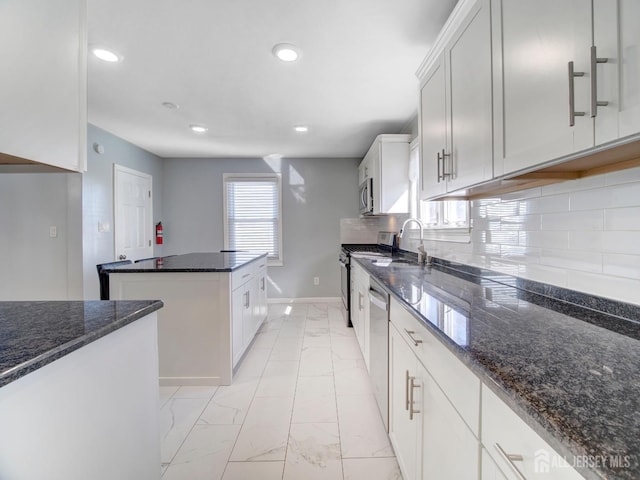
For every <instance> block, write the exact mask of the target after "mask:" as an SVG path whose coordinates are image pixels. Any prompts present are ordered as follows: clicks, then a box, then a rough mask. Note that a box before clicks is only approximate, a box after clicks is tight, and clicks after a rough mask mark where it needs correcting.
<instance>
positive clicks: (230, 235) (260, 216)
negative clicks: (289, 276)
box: [223, 173, 282, 265]
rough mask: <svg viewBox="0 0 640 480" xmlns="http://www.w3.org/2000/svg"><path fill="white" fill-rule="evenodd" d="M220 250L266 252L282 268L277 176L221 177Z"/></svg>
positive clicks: (279, 194)
mask: <svg viewBox="0 0 640 480" xmlns="http://www.w3.org/2000/svg"><path fill="white" fill-rule="evenodd" d="M223 183H224V248H225V249H226V250H251V251H256V252H267V253H268V257H267V259H268V262H269V265H282V201H281V198H282V195H281V193H280V191H281V189H280V175H279V174H263V175H261V174H246V175H245V174H231V173H225V174H224V176H223Z"/></svg>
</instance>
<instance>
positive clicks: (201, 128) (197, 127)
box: [189, 124, 209, 133]
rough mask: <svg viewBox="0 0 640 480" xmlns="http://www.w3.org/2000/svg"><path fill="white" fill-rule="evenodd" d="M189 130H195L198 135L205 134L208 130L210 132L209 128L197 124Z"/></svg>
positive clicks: (190, 126)
mask: <svg viewBox="0 0 640 480" xmlns="http://www.w3.org/2000/svg"><path fill="white" fill-rule="evenodd" d="M189 128H190V129H191V130H193V131H194V132H196V133H204V132H206V131H207V130H209V129H208V128H207V127H205V126H204V125H196V124H192V125H189Z"/></svg>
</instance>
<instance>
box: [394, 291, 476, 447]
mask: <svg viewBox="0 0 640 480" xmlns="http://www.w3.org/2000/svg"><path fill="white" fill-rule="evenodd" d="M390 308H391V314H390V316H391V317H390V318H391V322H392V323H393V324H394V325H395V326H396V328H397V329H398V330H399V331H400V332H401V334H402V335H403V336H404V338H405V339H406V340H407V341H408V342H409V344H410V345H411V347H412V349H413V350H414V352H415V354H416V356H417V357H418V359H419V360H420V362H421V363H422V364H423V365H424V366H425V368H426V369H427V370H428V371H429V373H430V374H431V376H432V377H433V378H434V380H435V381H436V383H437V384H438V385H439V386H440V388H441V389H442V391H443V392H444V394H445V395H446V396H447V398H448V399H449V401H450V402H451V403H452V404H453V406H454V407H455V409H456V410H457V411H458V413H459V414H460V416H461V417H462V419H463V420H464V421H465V423H466V424H467V425H468V426H469V428H470V429H471V431H472V432H473V433H474V435H476V437H479V436H480V433H479V426H480V379H479V378H478V377H476V375H475V374H474V373H473V372H471V370H469V368H468V367H467V366H466V365H465V364H464V363H462V362H461V361H460V360H458V359H457V358H456V356H455V355H454V354H453V353H451V352H450V351H449V350H448V349H447V347H445V346H444V345H443V344H442V342H441V341H440V340H439V339H438V338H436V337H435V336H434V335H433V334H432V333H431V332H429V330H427V327H426V326H425V325H424V324H423V323H422V322H421V321H420V320H418V319H416V318H415V317H414V316H413V314H411V313H410V312H409V311H408V310H406V309H405V308H404V307H403V306H402V305H401V304H400V303H399V302H398V301H397V300H395V299H394V298H392V299H391V307H390ZM409 332H412V333H409Z"/></svg>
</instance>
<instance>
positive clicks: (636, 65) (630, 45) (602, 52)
mask: <svg viewBox="0 0 640 480" xmlns="http://www.w3.org/2000/svg"><path fill="white" fill-rule="evenodd" d="M593 26H594V30H593V46H594V48H595V50H594V53H593V55H594V57H595V58H596V59H599V61H598V62H596V64H595V79H596V83H595V84H596V86H597V96H596V97H595V98H596V100H597V101H598V102H601V103H604V102H606V103H607V105H602V106H597V105H596V111H595V112H592V115H593V114H594V113H595V114H596V116H595V122H596V125H595V134H596V142H595V143H596V144H597V145H600V144H602V143H606V142H609V141H612V140H616V139H617V138H621V137H626V136H628V135H633V134H636V133H638V132H640V34H639V33H638V31H639V30H640V2H638V0H593ZM605 60H606V61H605Z"/></svg>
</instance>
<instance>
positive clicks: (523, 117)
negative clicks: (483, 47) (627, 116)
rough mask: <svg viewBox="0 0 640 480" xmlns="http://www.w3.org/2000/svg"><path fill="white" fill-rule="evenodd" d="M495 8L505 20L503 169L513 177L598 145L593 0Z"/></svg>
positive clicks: (522, 0)
mask: <svg viewBox="0 0 640 480" xmlns="http://www.w3.org/2000/svg"><path fill="white" fill-rule="evenodd" d="M492 5H493V7H494V10H495V12H496V13H497V12H500V15H496V16H495V17H494V18H496V19H501V20H502V21H501V22H500V21H498V20H496V21H494V23H493V27H494V38H496V39H502V41H501V42H500V41H496V42H495V43H494V68H495V70H494V83H495V92H496V98H495V102H496V103H495V108H494V112H495V113H496V120H497V122H496V127H497V128H496V132H495V135H496V137H495V144H496V158H495V160H496V164H497V169H498V170H500V169H502V170H503V172H504V173H509V172H513V171H517V170H521V169H523V168H526V167H529V166H532V165H536V164H539V163H543V162H544V161H547V160H552V159H555V158H559V157H562V156H564V155H567V154H570V153H573V152H576V151H579V150H584V149H587V148H589V147H591V146H593V144H594V138H593V120H592V119H591V117H590V113H589V86H590V81H589V51H590V46H591V0H566V1H561V2H558V1H556V0H541V1H536V2H530V1H527V0H508V1H501V0H493V3H492ZM571 67H572V68H573V75H571V74H570V68H571ZM572 112H573V113H572Z"/></svg>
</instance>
